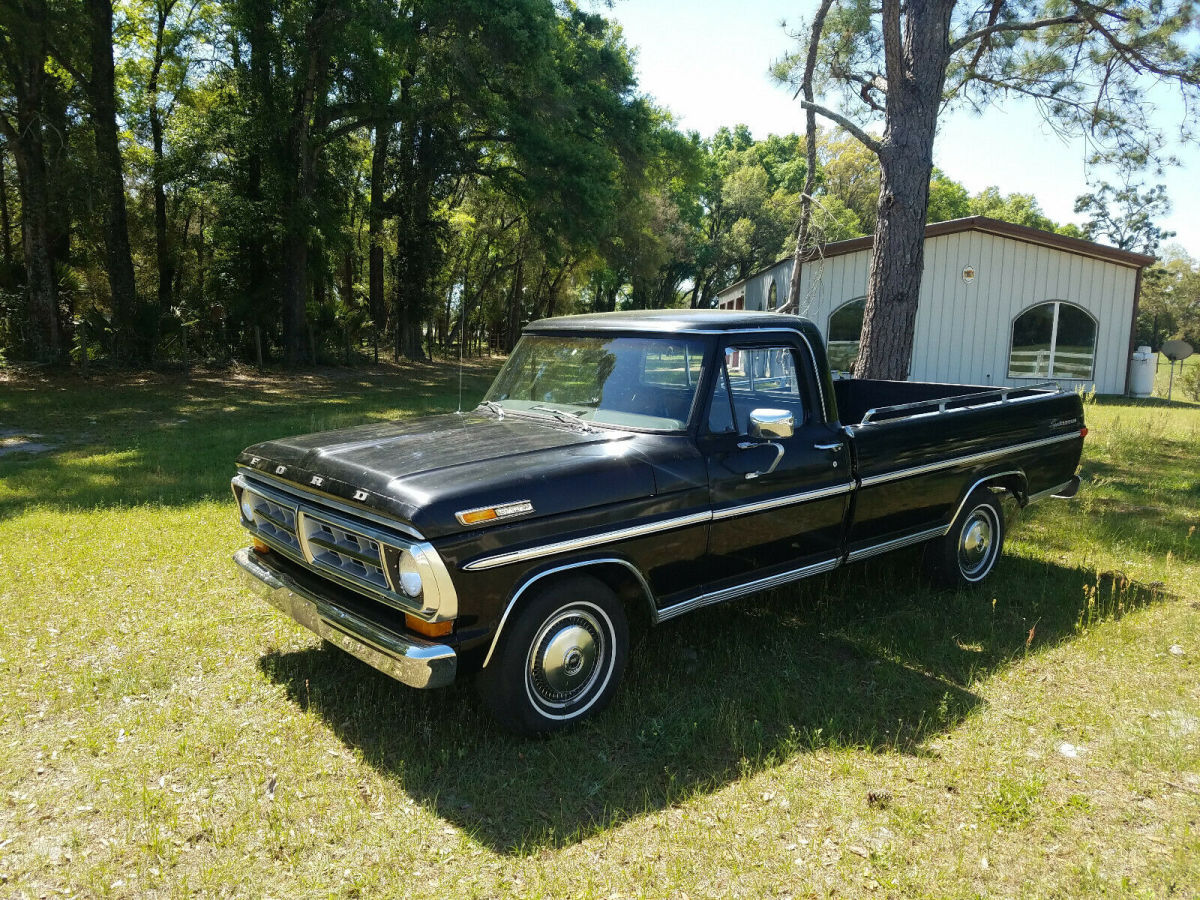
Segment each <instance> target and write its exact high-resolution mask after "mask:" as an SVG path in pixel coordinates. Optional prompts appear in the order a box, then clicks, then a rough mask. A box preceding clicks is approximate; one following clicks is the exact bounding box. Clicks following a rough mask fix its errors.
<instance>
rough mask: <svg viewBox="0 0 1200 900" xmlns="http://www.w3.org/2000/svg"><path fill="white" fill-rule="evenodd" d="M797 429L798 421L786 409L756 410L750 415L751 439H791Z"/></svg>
mask: <svg viewBox="0 0 1200 900" xmlns="http://www.w3.org/2000/svg"><path fill="white" fill-rule="evenodd" d="M795 429H796V420H795V418H794V417H793V416H792V414H791V413H790V412H788V411H787V410H785V409H756V410H753V411H751V413H750V437H752V438H759V439H760V440H767V441H770V440H780V439H783V438H790V437H791V436H792V434H793V433H794V432H795Z"/></svg>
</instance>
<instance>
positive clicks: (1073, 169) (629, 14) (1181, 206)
mask: <svg viewBox="0 0 1200 900" xmlns="http://www.w3.org/2000/svg"><path fill="white" fill-rule="evenodd" d="M812 6H813V4H812V2H811V0H801V2H800V3H799V4H797V5H792V4H788V3H781V2H778V0H775V2H770V0H735V2H729V0H724V2H722V0H690V2H688V3H674V2H671V3H669V2H664V0H616V3H615V5H614V7H613V8H612V9H611V10H605V11H604V12H605V14H606V15H607V16H609V17H611V18H614V19H616V20H617V21H619V22H620V23H621V25H622V27H623V28H624V31H625V38H626V40H627V41H628V42H629V44H630V45H631V46H633V47H635V48H637V53H638V75H639V81H640V84H641V88H642V90H643V91H644V92H646V93H647V94H650V95H651V96H653V97H654V99H655V100H656V102H657V103H658V104H659V105H660V106H665V107H666V108H668V109H669V110H671V112H672V113H674V114H675V116H676V117H677V119H678V121H679V125H680V127H682V128H684V129H686V130H695V131H698V132H700V133H701V134H702V135H704V136H708V135H711V134H712V133H713V132H714V131H715V130H716V129H717V128H719V127H720V126H722V125H734V124H737V123H744V124H746V125H748V126H749V127H750V130H751V131H752V132H753V133H754V136H755V137H756V138H763V137H766V136H767V135H768V134H771V133H776V134H784V133H787V132H793V131H794V132H800V131H802V130H803V128H804V118H803V115H802V112H801V110H800V106H799V104H798V103H796V102H795V101H793V100H792V99H791V93H790V92H789V91H787V90H786V89H785V88H782V87H778V86H776V84H775V83H774V82H773V81H772V79H771V77H770V74H769V72H768V69H769V66H770V64H771V62H772V61H773V60H776V59H778V58H779V57H780V56H782V55H784V54H785V53H786V52H788V51H789V50H790V49H792V47H794V46H795V42H794V40H793V39H792V38H791V37H789V36H788V34H787V32H786V31H785V29H784V27H783V26H782V25H781V21H782V20H784V19H786V20H787V22H788V27H789V28H791V29H793V30H794V29H795V28H796V27H798V26H799V24H800V18H801V16H803V15H805V14H807V13H808V12H809V11H810V10H811V8H812ZM1153 98H1154V100H1155V101H1156V105H1157V106H1158V111H1157V114H1156V117H1157V119H1158V120H1159V123H1160V126H1161V127H1162V128H1163V129H1164V130H1174V129H1177V126H1178V122H1179V117H1180V114H1181V106H1182V104H1181V102H1180V100H1179V98H1178V96H1176V95H1175V94H1174V93H1173V92H1172V91H1170V90H1169V89H1162V88H1158V89H1156V93H1155V94H1154V95H1153ZM1174 152H1175V155H1176V156H1178V157H1179V159H1180V162H1181V165H1180V166H1179V167H1177V168H1173V169H1171V170H1170V171H1168V172H1166V173H1165V174H1164V175H1163V176H1162V177H1160V178H1153V179H1152V181H1153V182H1154V183H1157V182H1159V181H1161V182H1163V183H1165V184H1166V185H1167V190H1168V193H1169V195H1170V197H1171V201H1172V212H1171V215H1170V216H1169V217H1167V218H1166V219H1165V220H1163V221H1162V222H1161V223H1160V224H1161V225H1163V226H1164V227H1166V228H1169V229H1171V230H1172V231H1175V232H1177V233H1178V236H1177V237H1176V238H1174V240H1175V241H1176V242H1178V243H1180V244H1182V245H1183V246H1184V247H1185V248H1187V250H1188V251H1189V252H1191V253H1192V255H1194V256H1196V255H1200V204H1198V203H1196V201H1195V198H1196V190H1195V187H1194V184H1195V180H1196V178H1197V175H1200V148H1198V147H1197V146H1196V144H1194V143H1193V144H1191V145H1189V146H1187V147H1180V146H1176V147H1175V148H1174ZM934 154H935V162H936V164H937V165H938V166H939V167H941V168H942V170H943V171H945V172H946V173H947V174H948V175H950V177H952V178H954V179H956V180H957V181H960V182H962V183H963V184H964V185H966V187H967V189H968V190H970V191H971V192H972V193H975V192H976V191H979V190H982V189H983V188H985V187H987V186H988V185H993V184H994V185H997V186H998V187H999V188H1000V189H1001V190H1002V191H1003V192H1004V193H1012V192H1014V191H1019V192H1021V193H1028V194H1033V195H1034V196H1036V197H1037V198H1038V201H1039V202H1040V203H1041V205H1042V209H1044V210H1045V212H1046V214H1047V215H1048V216H1050V218H1052V219H1054V220H1055V221H1058V222H1079V221H1080V217H1078V216H1076V215H1075V212H1074V204H1075V197H1076V196H1077V195H1079V194H1082V193H1084V192H1086V191H1087V190H1088V185H1087V176H1088V173H1087V167H1086V165H1085V151H1084V147H1083V144H1082V142H1080V141H1073V142H1070V143H1065V142H1064V141H1063V140H1062V139H1061V138H1059V137H1058V136H1057V135H1055V134H1054V133H1053V132H1052V131H1051V129H1050V128H1049V127H1047V126H1046V125H1045V123H1044V122H1043V121H1042V119H1041V117H1040V116H1039V115H1038V112H1037V110H1036V109H1035V108H1034V106H1033V105H1032V104H1030V103H1026V102H1017V101H1011V102H1006V103H1005V104H1004V105H1002V106H993V107H991V108H989V109H988V110H987V111H986V112H984V114H983V115H975V114H973V113H969V112H965V111H960V112H955V113H953V114H951V115H950V116H949V117H947V118H946V119H944V120H943V123H942V127H941V130H940V132H939V135H938V140H937V144H936V145H935V150H934Z"/></svg>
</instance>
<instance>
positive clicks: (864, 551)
mask: <svg viewBox="0 0 1200 900" xmlns="http://www.w3.org/2000/svg"><path fill="white" fill-rule="evenodd" d="M949 530H950V526H948V525H939V526H938V527H937V528H926V529H925V530H924V531H918V532H917V533H916V534H909V535H905V536H904V537H899V538H896V539H895V540H891V541H884V542H883V543H882V544H875V545H873V546H871V547H863V548H861V549H859V550H854V551H852V552H851V553H850V554H848V555H847V556H846V562H858V561H859V560H860V559H866V558H867V557H870V556H878V555H879V554H880V553H888V552H890V551H892V550H899V549H900V548H901V547H909V546H911V545H913V544H919V543H921V541H927V540H929V539H930V538H935V537H941V536H942V535H943V534H945V533H946V532H947V531H949Z"/></svg>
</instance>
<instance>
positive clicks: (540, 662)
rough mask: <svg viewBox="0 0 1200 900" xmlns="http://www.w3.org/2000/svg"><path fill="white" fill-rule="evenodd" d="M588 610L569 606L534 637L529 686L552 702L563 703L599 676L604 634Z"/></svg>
mask: <svg viewBox="0 0 1200 900" xmlns="http://www.w3.org/2000/svg"><path fill="white" fill-rule="evenodd" d="M603 634H604V633H603V631H602V630H601V628H600V623H599V622H598V621H597V620H596V619H595V618H593V617H592V616H591V615H590V614H589V613H587V612H583V611H581V610H570V611H566V612H563V613H561V614H559V615H556V616H554V617H552V618H551V619H550V620H549V621H548V622H546V624H545V625H543V626H542V628H541V630H540V631H539V632H538V634H537V636H536V637H535V639H534V642H533V646H532V647H531V649H530V655H529V668H528V670H527V671H528V677H529V686H530V687H531V688H532V689H533V693H534V694H535V695H536V696H537V698H538V699H539V700H540V701H541V702H543V703H545V704H547V705H550V706H563V705H566V704H567V703H570V702H572V701H573V700H575V699H577V698H578V697H579V696H581V695H582V694H584V693H585V692H586V691H587V690H588V688H589V687H591V685H592V683H593V682H594V681H595V680H596V677H597V675H598V673H599V669H600V667H599V666H598V665H597V662H598V661H599V660H600V657H601V651H602V650H603V649H604V636H603Z"/></svg>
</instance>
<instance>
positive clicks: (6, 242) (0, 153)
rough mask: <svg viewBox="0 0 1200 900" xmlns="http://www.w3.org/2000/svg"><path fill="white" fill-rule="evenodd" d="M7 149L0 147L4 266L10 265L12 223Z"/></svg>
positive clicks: (0, 235) (0, 237)
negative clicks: (9, 206) (6, 166)
mask: <svg viewBox="0 0 1200 900" xmlns="http://www.w3.org/2000/svg"><path fill="white" fill-rule="evenodd" d="M7 155H8V148H7V147H6V146H4V145H0V247H3V250H4V265H5V266H11V265H12V232H11V229H12V223H11V222H10V221H9V218H8V175H7V173H5V171H4V157H5V156H7Z"/></svg>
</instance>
